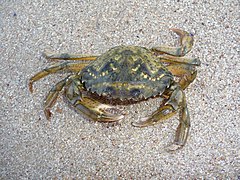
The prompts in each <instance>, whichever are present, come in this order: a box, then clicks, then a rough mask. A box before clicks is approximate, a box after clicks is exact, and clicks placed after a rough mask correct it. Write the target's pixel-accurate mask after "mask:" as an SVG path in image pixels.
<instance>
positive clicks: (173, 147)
mask: <svg viewBox="0 0 240 180" xmlns="http://www.w3.org/2000/svg"><path fill="white" fill-rule="evenodd" d="M181 148H183V145H179V144H175V143H174V144H171V145H169V146H167V147H165V150H166V151H167V152H173V151H176V150H178V149H181Z"/></svg>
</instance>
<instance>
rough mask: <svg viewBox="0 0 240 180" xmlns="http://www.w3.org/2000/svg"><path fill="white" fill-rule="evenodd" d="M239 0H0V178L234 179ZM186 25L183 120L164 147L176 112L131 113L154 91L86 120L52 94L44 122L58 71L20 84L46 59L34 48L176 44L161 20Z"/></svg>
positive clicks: (91, 49)
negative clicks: (190, 77) (181, 135)
mask: <svg viewBox="0 0 240 180" xmlns="http://www.w3.org/2000/svg"><path fill="white" fill-rule="evenodd" d="M239 9H240V7H239V1H237V0H229V1H223V0H220V1H218V2H216V1H209V2H208V1H195V0H192V1H182V0H178V1H177V0H175V1H167V0H166V1H162V0H161V1H140V0H136V1H123V0H121V1H111V0H102V1H98V2H97V1H93V0H89V1H74V0H70V1H43V0H33V1H27V0H22V1H20V0H19V1H6V0H5V1H4V0H3V1H1V2H0V31H1V33H0V53H1V57H0V60H1V66H0V73H1V79H0V96H1V101H0V104H1V113H0V121H1V129H0V138H1V141H0V142H1V148H0V152H1V161H0V162H1V164H0V178H1V179H53V178H57V179H71V178H75V179H77V178H78V179H177V178H180V179H200V178H202V179H203V178H204V179H214V178H217V179H239V178H240V135H239V134H240V127H239V124H240V122H239V117H240V85H239V80H240V63H239V58H240V55H239V35H240V33H239V32H240V31H239V30H240V29H239V27H240V18H239ZM173 27H174V28H180V29H184V30H186V31H189V32H191V33H193V34H194V35H195V43H194V47H193V49H192V51H191V52H190V53H189V54H188V55H187V57H198V58H199V59H200V60H201V62H202V65H201V67H198V68H197V69H198V76H197V79H196V80H195V81H194V82H193V83H192V84H191V85H190V86H189V88H187V89H186V90H185V92H186V96H187V102H188V107H189V111H190V115H191V130H190V134H189V139H188V141H187V144H186V145H185V147H184V148H183V149H181V150H179V151H176V152H172V153H169V152H166V151H165V150H164V147H166V146H167V145H168V144H169V143H171V142H172V141H173V139H174V134H175V130H176V127H177V125H178V116H177V115H176V116H174V117H172V118H170V119H169V120H167V121H165V122H163V123H161V124H157V125H155V126H152V127H147V128H141V129H139V128H135V127H132V126H131V122H133V121H138V120H139V119H140V118H142V117H145V116H146V115H148V114H151V112H152V111H153V110H155V109H156V108H157V107H158V106H159V105H160V104H161V99H160V98H155V99H150V100H149V101H146V102H141V103H139V104H135V105H127V106H124V107H123V108H124V109H125V110H126V111H128V112H129V113H128V115H126V116H125V118H124V120H123V121H121V122H119V123H116V124H103V123H98V122H93V121H89V120H87V119H86V118H85V117H83V116H82V115H81V114H77V113H76V112H75V111H73V110H72V109H70V108H69V107H68V106H67V104H66V103H64V101H63V99H62V98H61V97H60V98H59V99H58V101H57V104H56V105H55V106H54V108H53V110H52V112H53V117H52V119H51V121H50V122H48V121H47V120H46V118H45V116H44V113H43V100H44V98H45V96H46V94H47V92H48V91H49V90H50V88H51V86H53V85H54V84H55V83H57V82H58V81H60V80H61V79H62V78H64V77H66V74H57V75H52V76H49V77H47V78H45V79H43V80H40V81H39V82H37V83H35V84H34V93H33V94H31V93H30V92H29V90H28V86H27V83H28V80H29V78H30V77H31V76H32V75H33V74H35V73H36V72H38V71H39V70H41V69H43V68H45V67H47V66H49V65H50V64H53V63H54V62H49V61H48V60H46V59H44V57H42V52H44V51H52V52H70V53H77V52H78V53H83V54H101V53H103V52H105V51H106V50H107V49H109V48H111V47H114V46H117V45H120V44H124V45H138V46H145V47H149V48H151V47H153V46H159V45H163V44H167V45H171V46H176V45H177V40H178V38H177V36H176V35H175V34H174V33H172V32H171V31H169V28H173Z"/></svg>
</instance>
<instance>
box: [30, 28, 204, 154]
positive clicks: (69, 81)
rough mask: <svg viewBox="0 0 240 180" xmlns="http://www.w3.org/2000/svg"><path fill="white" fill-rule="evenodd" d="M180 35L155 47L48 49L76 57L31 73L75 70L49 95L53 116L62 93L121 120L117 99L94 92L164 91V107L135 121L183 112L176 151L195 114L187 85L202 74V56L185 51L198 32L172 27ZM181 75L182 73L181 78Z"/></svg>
mask: <svg viewBox="0 0 240 180" xmlns="http://www.w3.org/2000/svg"><path fill="white" fill-rule="evenodd" d="M171 30H172V31H173V32H175V33H176V34H178V35H179V37H180V45H179V46H178V47H169V46H159V47H153V48H151V49H148V48H145V47H140V46H123V45H122V46H117V47H113V48H111V49H110V50H108V51H106V52H105V53H103V54H102V55H83V54H68V53H60V54H53V53H48V54H47V53H45V54H44V55H45V57H46V58H47V59H50V60H75V61H74V62H70V61H67V62H63V63H60V64H57V65H53V66H50V67H47V68H45V69H43V70H42V71H40V72H38V73H37V74H35V75H34V76H33V77H31V78H30V81H29V90H30V92H33V83H34V82H36V81H38V80H39V79H41V78H44V77H45V76H47V75H50V74H53V73H57V72H62V71H70V72H72V74H71V75H69V76H67V77H66V78H65V79H63V80H61V81H59V82H58V83H57V84H55V85H54V86H53V87H52V89H51V90H50V92H49V93H48V95H47V97H46V99H45V101H44V113H45V116H46V118H47V119H48V120H49V119H50V117H51V112H50V109H51V108H52V107H53V105H54V104H55V102H56V99H57V97H58V96H59V93H60V92H61V91H62V90H64V91H63V96H64V97H65V99H66V100H67V102H68V103H69V104H70V105H71V106H72V107H73V108H74V109H75V110H76V111H77V112H80V113H83V114H84V115H85V116H86V117H88V118H89V119H91V120H94V121H100V122H115V121H118V120H120V119H122V118H123V117H124V113H119V112H118V113H116V111H115V112H114V111H113V110H114V109H116V108H115V107H114V106H113V105H112V104H107V103H102V102H101V101H99V100H98V99H96V98H93V97H92V96H91V95H90V94H96V95H97V96H98V97H103V98H106V99H107V100H114V99H116V100H120V101H122V102H123V101H128V100H131V101H134V102H138V101H141V100H147V99H149V98H152V97H156V96H159V97H162V98H163V101H162V104H161V105H160V107H159V108H158V109H157V110H156V111H155V112H153V114H152V115H150V116H148V117H145V118H142V119H141V120H140V121H139V122H132V125H133V126H135V127H146V126H149V125H154V124H156V123H157V122H161V121H163V120H165V119H168V118H170V117H171V116H173V115H174V114H176V113H177V112H179V125H178V127H177V130H176V134H175V139H174V141H173V143H171V144H170V145H168V146H167V147H166V149H167V150H170V151H173V150H177V149H180V148H182V147H183V146H184V145H185V144H186V141H187V137H188V134H189V129H190V117H189V112H188V108H187V102H186V97H185V93H184V91H183V90H184V89H186V88H187V87H188V86H189V84H190V83H192V82H193V80H194V79H195V78H196V75H197V71H196V69H195V67H196V66H199V65H200V60H199V59H198V58H186V57H183V56H184V55H185V54H187V53H188V52H189V51H190V50H191V48H192V46H193V35H192V34H191V33H188V32H186V31H183V30H180V29H171ZM176 77H177V78H176Z"/></svg>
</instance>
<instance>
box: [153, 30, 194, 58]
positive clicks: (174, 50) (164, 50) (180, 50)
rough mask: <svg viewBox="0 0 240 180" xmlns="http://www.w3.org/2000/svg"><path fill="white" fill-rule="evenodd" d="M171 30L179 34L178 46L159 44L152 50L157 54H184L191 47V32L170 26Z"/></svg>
mask: <svg viewBox="0 0 240 180" xmlns="http://www.w3.org/2000/svg"><path fill="white" fill-rule="evenodd" d="M171 30H172V31H173V32H175V33H176V34H178V35H179V36H180V46H179V47H168V46H160V47H153V48H152V50H153V51H155V52H157V53H159V54H170V55H173V56H184V55H185V54H187V53H188V52H189V51H190V50H191V49H192V46H193V35H192V34H191V33H188V32H186V31H183V30H180V29H175V28H172V29H171Z"/></svg>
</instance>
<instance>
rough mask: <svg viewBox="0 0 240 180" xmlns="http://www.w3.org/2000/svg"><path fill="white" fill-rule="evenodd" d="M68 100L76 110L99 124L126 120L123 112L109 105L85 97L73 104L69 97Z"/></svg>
mask: <svg viewBox="0 0 240 180" xmlns="http://www.w3.org/2000/svg"><path fill="white" fill-rule="evenodd" d="M67 100H68V102H69V103H70V104H72V106H73V107H74V109H75V110H76V111H78V112H80V113H83V114H85V115H86V116H87V117H88V118H89V119H92V120H94V121H99V122H114V121H119V120H121V119H122V118H124V115H123V114H124V113H122V112H121V110H119V109H117V108H114V107H112V106H110V105H107V104H102V103H100V102H98V101H96V100H94V99H92V98H89V97H84V98H82V100H78V101H76V102H75V103H73V102H72V101H71V100H70V99H69V97H67Z"/></svg>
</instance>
